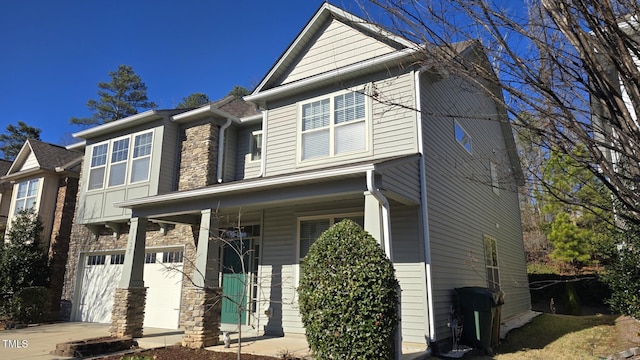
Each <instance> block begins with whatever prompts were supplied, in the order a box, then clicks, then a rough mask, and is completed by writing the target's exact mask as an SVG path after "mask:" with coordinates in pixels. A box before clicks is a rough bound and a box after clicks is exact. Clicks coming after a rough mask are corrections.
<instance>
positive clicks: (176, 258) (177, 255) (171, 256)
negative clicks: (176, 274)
mask: <svg viewBox="0 0 640 360" xmlns="http://www.w3.org/2000/svg"><path fill="white" fill-rule="evenodd" d="M183 259H184V252H183V251H169V252H166V253H164V262H165V263H181V262H182V261H183Z"/></svg>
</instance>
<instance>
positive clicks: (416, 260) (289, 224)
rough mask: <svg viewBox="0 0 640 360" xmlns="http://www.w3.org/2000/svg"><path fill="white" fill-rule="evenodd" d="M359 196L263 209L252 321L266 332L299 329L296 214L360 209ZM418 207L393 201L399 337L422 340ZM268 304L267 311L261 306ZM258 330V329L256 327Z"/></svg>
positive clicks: (424, 322) (424, 316)
mask: <svg viewBox="0 0 640 360" xmlns="http://www.w3.org/2000/svg"><path fill="white" fill-rule="evenodd" d="M363 205H364V195H363V198H362V199H355V200H344V201H341V202H340V207H339V208H336V206H335V202H325V203H313V204H306V205H295V206H286V207H278V208H271V209H265V210H264V222H263V229H264V230H263V237H262V254H261V258H260V267H259V279H260V281H259V283H260V285H261V289H260V301H259V304H260V308H259V309H258V310H257V314H258V316H259V319H258V321H257V323H259V324H260V326H261V327H263V328H264V331H265V332H267V333H271V334H282V333H289V334H291V333H298V334H302V333H304V328H303V326H302V322H301V318H300V313H299V308H298V305H297V302H298V298H297V294H296V291H295V287H296V286H297V282H298V276H299V274H298V271H299V268H298V265H297V254H296V249H297V220H298V218H299V217H304V216H315V215H335V214H339V213H352V212H362V211H363ZM419 216H420V212H419V208H418V207H417V206H412V207H406V206H402V205H395V206H392V209H391V218H392V231H393V236H392V238H393V251H394V260H395V264H394V266H395V268H396V276H397V278H398V280H399V282H400V286H401V288H402V313H403V324H402V329H403V338H404V341H412V342H420V343H424V342H425V335H426V333H427V329H428V327H427V324H428V321H427V306H426V296H425V293H426V288H425V284H426V279H425V275H424V262H423V260H422V259H423V255H422V254H423V250H422V247H421V245H420V242H421V236H419V233H420V231H419ZM267 309H270V310H271V312H272V316H271V317H270V318H267V317H266V316H265V315H264V312H265V311H266V310H267ZM260 330H262V329H260Z"/></svg>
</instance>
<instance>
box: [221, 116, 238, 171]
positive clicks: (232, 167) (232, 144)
mask: <svg viewBox="0 0 640 360" xmlns="http://www.w3.org/2000/svg"><path fill="white" fill-rule="evenodd" d="M224 149H225V150H224V159H223V166H224V168H223V170H222V173H223V175H222V180H223V181H224V182H228V181H234V180H236V179H238V178H237V177H236V164H237V158H238V155H237V153H238V152H239V149H238V129H237V128H236V127H234V126H231V127H229V128H227V130H226V134H225V136H224Z"/></svg>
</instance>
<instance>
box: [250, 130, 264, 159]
mask: <svg viewBox="0 0 640 360" xmlns="http://www.w3.org/2000/svg"><path fill="white" fill-rule="evenodd" d="M250 147H251V149H250V151H251V160H260V159H261V158H262V130H256V131H253V132H252V133H251V144H250Z"/></svg>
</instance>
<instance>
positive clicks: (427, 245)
mask: <svg viewBox="0 0 640 360" xmlns="http://www.w3.org/2000/svg"><path fill="white" fill-rule="evenodd" d="M414 84H415V87H416V91H415V96H416V110H417V111H416V122H417V125H418V152H419V153H420V193H421V197H422V199H421V203H422V204H421V205H422V206H421V208H422V224H423V227H424V229H423V230H424V231H423V232H422V237H423V245H424V265H425V270H424V271H425V276H426V278H427V313H428V316H429V340H430V341H431V342H435V341H436V323H435V320H434V308H433V281H432V277H431V239H430V237H429V209H428V206H427V170H426V167H425V163H424V162H425V156H424V139H423V138H422V99H421V94H420V70H418V71H416V72H415V74H414Z"/></svg>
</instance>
